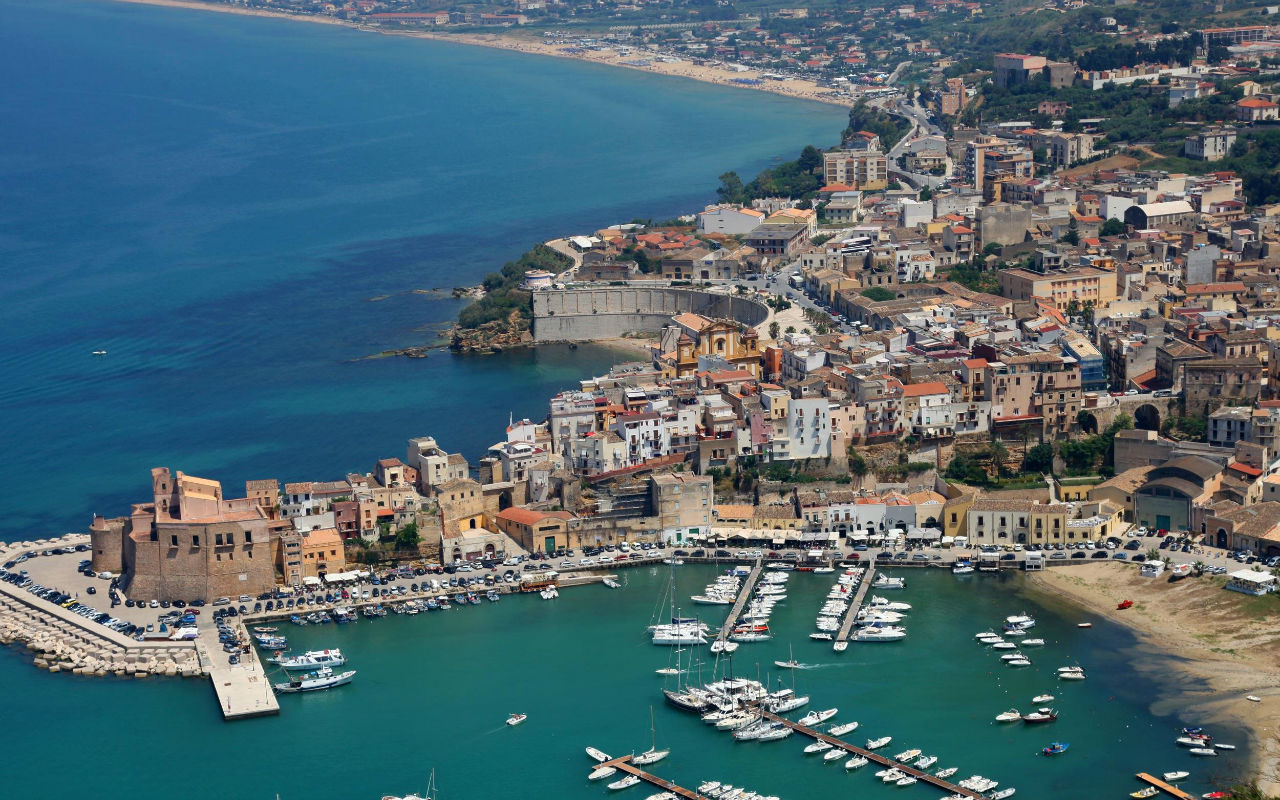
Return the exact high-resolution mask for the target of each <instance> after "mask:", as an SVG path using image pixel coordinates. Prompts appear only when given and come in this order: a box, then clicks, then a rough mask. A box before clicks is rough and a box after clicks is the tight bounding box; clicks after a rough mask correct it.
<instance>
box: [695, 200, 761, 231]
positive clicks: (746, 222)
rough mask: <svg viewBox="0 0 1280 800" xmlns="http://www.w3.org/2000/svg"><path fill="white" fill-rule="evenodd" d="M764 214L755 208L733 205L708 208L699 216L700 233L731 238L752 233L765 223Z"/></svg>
mask: <svg viewBox="0 0 1280 800" xmlns="http://www.w3.org/2000/svg"><path fill="white" fill-rule="evenodd" d="M764 216H765V215H764V213H763V212H760V211H756V210H755V209H754V208H740V207H738V206H732V205H720V206H707V210H706V211H703V212H702V213H701V214H699V215H698V233H723V234H727V235H729V236H735V235H740V234H744V233H751V231H753V230H755V229H756V227H757V226H758V225H760V223H762V222H764Z"/></svg>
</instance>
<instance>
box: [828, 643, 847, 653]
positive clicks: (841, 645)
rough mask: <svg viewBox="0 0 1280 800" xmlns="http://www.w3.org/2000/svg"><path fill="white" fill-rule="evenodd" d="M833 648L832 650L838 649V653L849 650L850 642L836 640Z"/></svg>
mask: <svg viewBox="0 0 1280 800" xmlns="http://www.w3.org/2000/svg"><path fill="white" fill-rule="evenodd" d="M831 649H832V650H834V651H836V652H837V653H843V652H844V651H845V650H848V649H849V643H848V642H836V643H835V644H833V645H831Z"/></svg>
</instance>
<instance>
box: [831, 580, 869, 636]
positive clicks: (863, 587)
mask: <svg viewBox="0 0 1280 800" xmlns="http://www.w3.org/2000/svg"><path fill="white" fill-rule="evenodd" d="M875 574H876V564H875V562H874V561H872V562H871V563H869V564H867V571H866V572H864V573H862V580H860V581H858V592H857V594H855V595H854V596H853V602H852V603H850V604H849V610H848V611H846V612H845V613H844V622H842V623H840V632H839V633H837V634H836V644H839V643H840V642H847V641H849V634H850V633H851V632H852V631H853V624H854V623H855V622H857V621H858V612H859V611H861V610H862V603H863V602H864V601H865V600H866V599H867V592H869V591H871V580H872V578H874V577H875ZM833 646H834V645H833Z"/></svg>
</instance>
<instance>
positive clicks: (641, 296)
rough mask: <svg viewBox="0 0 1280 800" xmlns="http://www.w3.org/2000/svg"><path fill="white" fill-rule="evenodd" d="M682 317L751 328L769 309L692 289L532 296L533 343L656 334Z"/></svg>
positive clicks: (746, 300) (622, 288)
mask: <svg viewBox="0 0 1280 800" xmlns="http://www.w3.org/2000/svg"><path fill="white" fill-rule="evenodd" d="M684 313H694V314H701V315H703V316H706V317H728V318H730V319H735V320H737V321H738V322H741V323H742V324H743V325H750V326H753V327H754V326H756V325H759V324H760V323H762V322H764V321H765V320H766V319H768V318H769V307H768V306H766V305H765V304H764V303H760V302H757V301H755V300H752V299H750V298H747V297H741V296H738V295H731V294H720V293H717V292H707V291H701V290H698V289H680V288H666V287H654V288H649V287H638V286H610V287H607V288H600V289H567V290H564V291H551V292H535V293H534V295H533V338H534V341H537V342H562V341H568V342H581V341H587V340H592V339H612V338H617V337H620V336H622V335H624V334H627V333H635V332H657V331H659V330H661V329H662V327H663V326H664V325H669V324H670V323H671V317H673V316H675V315H676V314H684Z"/></svg>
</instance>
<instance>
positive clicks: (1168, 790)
mask: <svg viewBox="0 0 1280 800" xmlns="http://www.w3.org/2000/svg"><path fill="white" fill-rule="evenodd" d="M1137 778H1138V780H1140V781H1144V782H1146V783H1147V784H1149V785H1151V786H1154V787H1156V788H1157V789H1159V790H1160V791H1162V792H1164V793H1165V794H1169V795H1172V796H1174V797H1176V798H1178V800H1195V795H1191V794H1187V793H1186V792H1184V791H1182V790H1181V789H1179V788H1178V787H1177V786H1174V785H1173V784H1171V783H1166V782H1165V781H1162V780H1161V779H1159V778H1157V777H1156V776H1154V775H1150V774H1148V773H1146V772H1139V773H1138V775H1137Z"/></svg>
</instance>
